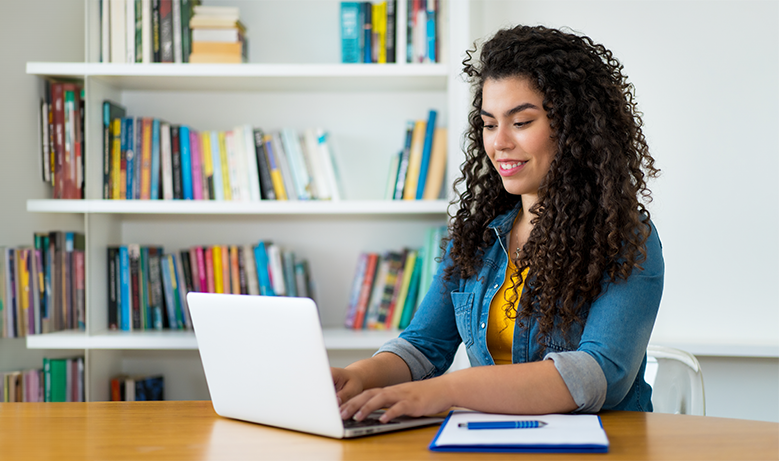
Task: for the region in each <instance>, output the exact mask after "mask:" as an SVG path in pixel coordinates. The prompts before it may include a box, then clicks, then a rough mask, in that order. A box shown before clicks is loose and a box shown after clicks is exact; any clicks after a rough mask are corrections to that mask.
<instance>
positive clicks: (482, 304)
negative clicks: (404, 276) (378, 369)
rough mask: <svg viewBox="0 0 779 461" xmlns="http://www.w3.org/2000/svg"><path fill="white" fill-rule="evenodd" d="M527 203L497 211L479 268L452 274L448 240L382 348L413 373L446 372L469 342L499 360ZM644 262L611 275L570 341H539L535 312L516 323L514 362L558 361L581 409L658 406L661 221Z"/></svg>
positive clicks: (474, 352) (555, 336)
mask: <svg viewBox="0 0 779 461" xmlns="http://www.w3.org/2000/svg"><path fill="white" fill-rule="evenodd" d="M519 210H520V206H519V205H518V206H517V207H516V208H514V209H513V210H511V211H509V212H507V213H504V214H503V215H501V216H498V217H497V218H495V219H494V220H493V221H492V222H491V223H490V225H489V228H490V229H493V230H494V231H495V233H496V235H497V237H498V238H496V239H495V241H494V243H493V244H492V245H491V246H490V247H489V248H487V249H486V251H485V254H484V258H483V259H484V264H483V265H482V267H481V268H480V269H479V273H478V274H477V275H475V276H473V277H470V278H468V279H465V280H463V279H460V278H458V277H456V276H454V277H452V278H451V279H450V280H449V281H447V280H445V279H444V277H443V269H444V267H446V266H447V265H449V264H451V259H450V258H449V251H450V250H451V243H450V246H449V248H447V250H446V253H445V255H444V259H443V261H442V262H441V264H439V267H438V271H437V273H436V275H435V277H434V280H433V283H432V285H431V287H430V290H429V291H428V292H427V294H426V295H425V297H424V299H423V300H422V302H421V304H420V306H419V309H418V310H417V312H416V313H415V314H414V318H413V320H412V322H411V324H410V325H409V326H408V328H406V329H405V330H404V331H403V332H402V333H401V334H400V336H399V337H398V338H396V339H393V340H391V341H389V342H387V343H386V344H384V345H383V346H382V347H381V348H380V349H379V351H378V352H377V353H379V352H392V353H394V354H396V355H398V356H399V357H401V358H402V359H403V360H404V361H405V362H406V363H407V364H408V366H409V369H410V370H411V375H412V378H413V379H414V380H420V379H426V378H430V377H433V376H439V375H441V374H443V373H444V372H445V371H446V370H447V369H448V368H449V366H450V365H451V363H452V361H453V359H454V355H455V353H456V352H457V348H458V346H459V345H460V343H461V342H463V343H465V348H466V351H467V353H468V358H469V360H470V362H471V366H482V365H494V364H495V362H494V361H493V360H492V356H491V355H490V352H489V350H488V348H487V325H488V321H487V317H488V315H489V308H490V302H491V301H492V298H493V296H494V295H495V293H496V292H497V291H498V289H499V288H500V286H501V284H502V283H503V281H504V277H505V274H506V266H507V265H508V252H507V251H506V248H507V247H508V236H509V233H510V231H511V228H512V225H513V223H514V219H515V217H516V216H517V213H518V212H519ZM646 253H647V255H646V260H645V261H644V262H643V263H642V268H643V269H642V270H634V271H633V273H632V274H631V275H630V276H629V277H628V279H627V280H620V281H617V282H616V283H609V282H608V281H607V280H604V286H603V291H602V293H601V295H600V297H598V298H597V299H596V300H595V301H593V302H592V303H591V304H590V305H589V306H587V308H586V309H585V312H586V319H585V321H584V323H583V325H582V324H576V323H574V324H573V325H572V326H571V327H570V328H569V330H568V334H567V335H566V336H567V341H566V340H565V339H564V338H563V335H562V333H561V332H560V330H559V329H557V328H555V329H553V331H552V332H551V333H550V334H548V335H547V336H546V337H545V338H544V339H543V340H542V343H543V344H539V342H538V340H537V331H538V325H537V323H536V322H535V321H533V320H532V319H531V320H530V321H525V324H526V325H525V326H524V327H522V326H521V325H520V324H517V326H516V328H515V329H514V340H513V346H512V347H513V349H512V354H513V362H514V363H524V362H535V361H539V360H544V359H551V360H553V361H554V364H555V367H556V368H557V370H558V372H559V373H560V375H561V376H562V378H563V380H564V381H565V384H566V385H567V387H568V390H569V391H570V392H571V396H572V397H573V399H574V401H575V402H576V404H577V405H578V409H577V410H576V411H577V412H588V413H589V412H597V411H599V410H601V409H604V410H609V409H611V410H633V411H652V403H651V395H652V389H651V387H650V386H649V385H648V384H647V383H646V381H645V380H644V371H645V369H646V348H647V344H648V343H649V336H650V334H651V333H652V328H653V326H654V322H655V317H656V316H657V311H658V308H659V305H660V298H661V295H662V292H663V274H664V263H663V256H662V245H661V243H660V239H659V238H658V235H657V229H656V228H655V227H654V224H652V232H651V234H650V236H649V238H648V239H647V242H646Z"/></svg>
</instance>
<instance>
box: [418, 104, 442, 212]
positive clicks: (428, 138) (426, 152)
mask: <svg viewBox="0 0 779 461" xmlns="http://www.w3.org/2000/svg"><path fill="white" fill-rule="evenodd" d="M437 114H438V112H436V111H435V110H430V112H429V113H428V116H427V123H426V124H425V140H424V144H423V146H422V158H421V160H420V162H419V179H418V180H417V188H416V199H417V200H422V196H423V195H424V192H425V183H426V182H427V171H428V168H429V166H430V152H431V151H432V148H433V135H434V133H435V122H436V118H437Z"/></svg>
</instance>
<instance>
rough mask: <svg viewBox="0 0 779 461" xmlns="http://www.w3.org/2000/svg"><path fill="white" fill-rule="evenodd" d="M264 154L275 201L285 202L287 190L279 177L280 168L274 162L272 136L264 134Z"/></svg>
mask: <svg viewBox="0 0 779 461" xmlns="http://www.w3.org/2000/svg"><path fill="white" fill-rule="evenodd" d="M263 142H264V146H265V149H264V151H265V154H266V155H267V158H268V171H269V175H270V178H271V182H272V185H273V191H274V195H275V197H276V200H287V199H288V197H287V188H286V187H285V185H284V178H283V177H282V176H281V168H280V167H279V164H278V163H277V161H276V152H275V148H274V146H273V136H272V135H269V134H266V135H265V136H263Z"/></svg>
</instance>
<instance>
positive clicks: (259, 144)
mask: <svg viewBox="0 0 779 461" xmlns="http://www.w3.org/2000/svg"><path fill="white" fill-rule="evenodd" d="M252 135H253V137H254V138H253V139H254V152H255V155H256V157H257V161H256V164H257V174H258V181H259V187H260V197H261V199H263V200H276V191H275V189H274V188H273V181H272V179H271V173H270V164H269V162H268V155H267V154H266V153H265V142H264V140H263V138H264V137H265V134H264V133H263V132H262V130H260V129H253V130H252Z"/></svg>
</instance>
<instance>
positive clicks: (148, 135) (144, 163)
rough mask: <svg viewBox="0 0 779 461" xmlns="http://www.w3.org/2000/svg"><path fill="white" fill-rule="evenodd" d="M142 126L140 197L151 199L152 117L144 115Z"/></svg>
mask: <svg viewBox="0 0 779 461" xmlns="http://www.w3.org/2000/svg"><path fill="white" fill-rule="evenodd" d="M139 125H140V127H141V146H140V165H141V182H140V198H141V199H142V200H149V199H151V172H152V161H151V157H152V119H151V118H149V117H143V118H141V119H140V124H139Z"/></svg>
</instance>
